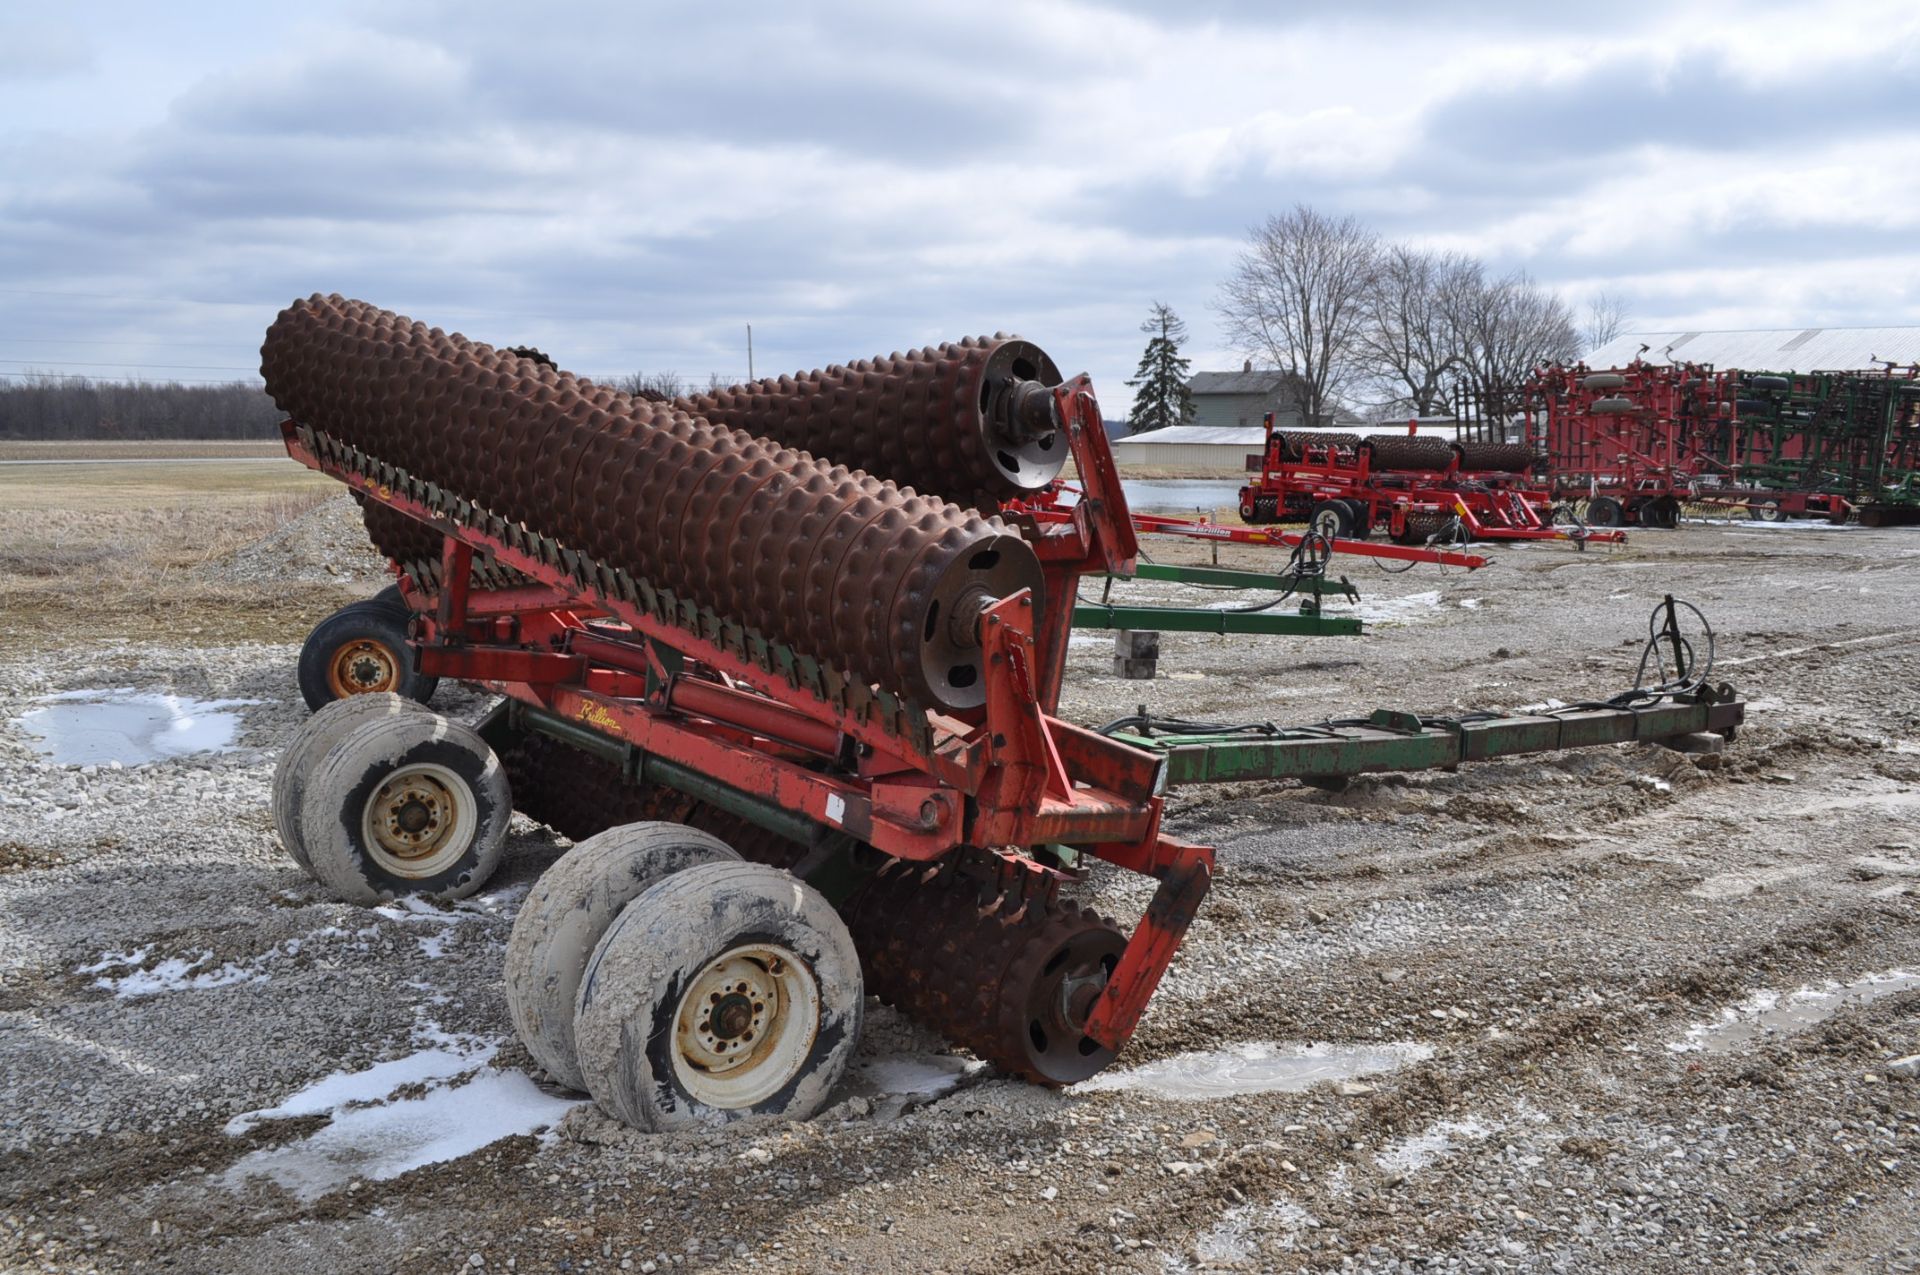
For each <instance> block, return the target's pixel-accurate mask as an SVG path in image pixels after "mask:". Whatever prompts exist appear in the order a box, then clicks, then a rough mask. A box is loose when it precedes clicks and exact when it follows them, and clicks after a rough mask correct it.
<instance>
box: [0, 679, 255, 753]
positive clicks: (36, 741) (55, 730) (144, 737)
mask: <svg viewBox="0 0 1920 1275" xmlns="http://www.w3.org/2000/svg"><path fill="white" fill-rule="evenodd" d="M259 702H260V701H259V700H254V699H210V700H202V699H193V698H191V697H189V696H185V695H169V694H167V693H166V692H164V691H136V690H134V689H133V688H132V687H130V686H123V687H120V688H118V689H116V690H110V691H99V690H87V691H68V692H67V693H65V694H64V695H49V696H48V697H47V698H46V699H43V700H41V701H40V707H38V708H33V709H29V710H27V711H26V712H24V713H22V714H20V716H19V717H18V718H16V719H15V721H16V722H17V723H18V724H19V726H20V729H21V730H23V731H25V732H26V734H27V736H28V740H29V742H30V743H31V744H32V745H33V748H34V750H35V751H36V752H38V753H39V754H40V755H41V756H43V757H45V758H47V759H48V760H50V761H52V762H53V763H54V764H55V765H57V766H92V765H105V764H108V763H111V762H118V763H119V764H120V765H122V766H139V765H143V764H145V763H147V762H154V761H169V760H171V759H173V758H175V757H186V756H189V755H191V754H193V753H222V752H228V751H231V750H232V748H233V746H234V743H233V741H234V740H235V738H237V737H238V736H239V734H240V715H239V714H238V713H233V712H227V711H225V710H227V709H232V708H237V707H239V706H241V705H244V704H258V703H259Z"/></svg>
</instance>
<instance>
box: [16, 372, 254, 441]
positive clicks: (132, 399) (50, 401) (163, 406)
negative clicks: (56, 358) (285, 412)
mask: <svg viewBox="0 0 1920 1275" xmlns="http://www.w3.org/2000/svg"><path fill="white" fill-rule="evenodd" d="M281 419H282V414H281V412H280V410H279V409H278V408H276V407H275V406H274V405H273V400H272V399H270V398H268V397H267V394H266V391H265V390H263V389H261V388H260V387H259V386H257V385H248V384H246V383H244V382H241V381H235V382H233V383H231V384H228V385H182V384H180V383H179V382H177V381H91V380H83V379H81V378H78V377H64V376H63V377H54V376H28V377H23V378H21V379H18V380H12V379H8V380H0V438H56V439H67V438H72V439H93V438H278V437H279V436H280V435H279V432H278V431H277V430H276V429H275V428H274V427H275V426H276V425H278V424H279V423H280V421H281Z"/></svg>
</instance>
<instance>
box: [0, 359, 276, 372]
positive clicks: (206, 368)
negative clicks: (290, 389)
mask: <svg viewBox="0 0 1920 1275" xmlns="http://www.w3.org/2000/svg"><path fill="white" fill-rule="evenodd" d="M0 363H25V364H28V365H30V366H31V365H34V364H39V363H47V364H51V365H52V366H54V367H139V368H149V369H166V368H179V369H181V370H182V371H187V372H256V373H257V372H258V371H259V370H260V369H259V368H256V367H238V366H235V365H234V364H231V363H81V362H77V361H75V360H73V359H0Z"/></svg>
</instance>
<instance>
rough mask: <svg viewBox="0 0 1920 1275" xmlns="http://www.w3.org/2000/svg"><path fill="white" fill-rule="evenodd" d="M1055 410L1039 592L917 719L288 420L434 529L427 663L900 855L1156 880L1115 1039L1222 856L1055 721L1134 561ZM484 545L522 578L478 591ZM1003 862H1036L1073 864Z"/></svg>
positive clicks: (413, 588) (1091, 437)
mask: <svg viewBox="0 0 1920 1275" xmlns="http://www.w3.org/2000/svg"><path fill="white" fill-rule="evenodd" d="M1054 401H1055V405H1056V409H1057V413H1058V416H1059V419H1060V420H1061V422H1062V426H1063V428H1064V429H1065V431H1066V433H1067V436H1068V440H1069V443H1070V445H1071V447H1072V449H1073V455H1074V459H1075V463H1076V464H1077V465H1078V467H1079V472H1080V474H1081V476H1082V481H1083V483H1084V486H1085V492H1084V495H1083V497H1082V499H1081V501H1080V503H1079V504H1077V505H1075V506H1074V507H1073V509H1072V510H1070V511H1065V512H1064V513H1063V515H1062V516H1061V517H1058V518H1053V519H1049V520H1047V521H1045V522H1044V523H1036V525H1035V527H1034V529H1033V533H1032V534H1031V535H1030V536H1029V542H1030V543H1031V544H1032V546H1033V548H1034V551H1035V553H1036V554H1037V556H1038V557H1039V559H1040V563H1041V567H1042V572H1043V579H1044V585H1043V594H1042V601H1041V603H1040V604H1039V605H1036V603H1035V599H1034V598H1033V597H1032V595H1031V594H1030V592H1029V591H1027V590H1021V591H1020V592H1018V593H1016V594H1014V595H1013V596H1011V597H1007V598H1002V599H1000V600H999V601H997V602H995V603H994V604H993V605H991V606H990V607H988V608H987V609H986V610H985V612H984V613H983V614H982V616H981V620H980V642H981V646H982V651H983V655H984V667H985V669H986V672H985V675H984V677H985V684H986V692H987V694H986V703H985V706H984V707H983V708H981V709H978V710H973V711H970V712H967V713H962V714H940V713H934V712H930V711H927V712H924V714H923V715H924V721H921V720H919V714H920V713H921V710H914V713H915V714H916V715H915V716H913V717H912V718H911V719H910V720H909V721H908V722H907V725H908V727H909V728H908V729H899V728H898V726H899V723H898V722H897V721H888V720H886V719H885V718H884V717H883V716H879V715H876V714H875V713H873V712H871V711H866V712H862V711H857V710H856V709H854V708H852V707H849V706H848V704H849V701H848V700H847V699H846V698H845V697H839V698H836V697H832V696H829V697H827V698H822V697H820V696H819V695H817V694H816V693H814V691H813V690H810V689H807V688H804V687H802V686H801V685H799V684H797V681H796V679H794V678H793V677H792V676H790V675H783V672H785V671H783V670H780V669H775V670H774V671H769V669H768V668H767V667H763V665H762V664H761V663H758V662H756V661H755V660H753V659H751V658H747V657H745V656H743V655H742V654H739V653H738V651H739V644H738V643H733V644H728V643H726V642H723V641H715V640H710V639H709V638H708V637H705V636H700V635H697V634H696V633H694V632H690V631H689V630H688V629H687V628H686V627H684V625H683V624H680V623H676V622H675V615H674V613H673V611H672V609H671V607H672V604H671V603H668V604H666V605H665V606H652V607H650V606H648V605H646V604H645V603H642V602H633V601H628V600H626V599H625V598H623V597H621V596H619V595H618V594H616V593H613V592H609V591H607V590H606V589H603V588H595V587H592V586H589V585H588V584H585V583H583V580H586V579H592V578H595V577H594V575H593V573H592V572H591V571H589V570H586V569H584V568H582V567H581V566H580V564H579V563H578V562H577V561H567V562H563V560H562V558H561V556H560V555H556V554H552V553H548V554H544V555H543V554H541V553H540V552H538V551H537V549H538V543H537V542H535V541H530V540H529V538H528V537H527V536H525V535H515V534H509V535H498V534H493V532H491V531H489V530H484V529H482V527H486V526H497V525H498V524H497V520H493V521H492V522H490V521H489V520H488V519H486V518H484V517H482V518H479V519H476V520H472V521H477V522H479V523H480V524H481V526H480V527H476V526H475V525H472V524H471V522H470V521H462V520H457V519H455V518H453V517H450V516H448V515H447V514H446V513H444V512H441V510H442V509H443V508H445V505H446V502H445V501H440V502H437V505H436V502H435V501H434V500H433V499H432V498H431V496H429V494H428V491H427V489H426V488H425V487H424V485H423V484H421V483H419V482H417V481H413V480H409V479H407V478H406V477H405V476H397V478H396V476H395V474H394V471H392V470H390V469H385V468H382V467H379V466H377V465H366V464H362V463H357V462H358V461H361V460H363V459H364V458H359V457H357V455H355V454H352V453H350V451H349V449H347V448H345V447H343V446H341V445H340V444H338V443H336V442H334V441H333V440H331V439H326V438H324V437H323V436H320V435H316V434H314V433H313V431H311V430H308V429H306V428H304V427H302V426H300V425H298V424H297V423H296V422H293V421H287V422H285V423H283V424H282V426H281V432H282V434H283V435H284V437H285V440H286V447H287V452H288V454H289V455H290V456H292V457H293V458H294V459H295V460H298V461H300V462H301V463H302V464H304V465H307V466H308V467H310V468H312V469H316V470H319V471H320V472H322V473H325V474H328V475H329V476H331V477H333V478H336V479H339V480H340V481H342V482H344V483H346V484H347V485H348V486H349V487H351V488H352V489H353V490H355V491H356V492H359V493H360V494H361V495H362V496H363V497H364V498H365V499H368V500H374V501H378V502H380V503H382V504H385V505H387V506H389V507H390V508H393V509H395V510H397V511H399V512H400V513H402V514H405V515H406V516H408V517H410V518H413V519H415V520H417V521H419V522H423V523H426V524H428V525H430V526H432V527H433V528H434V529H435V530H436V531H438V532H439V533H440V534H441V535H442V536H443V538H444V547H443V558H442V568H443V571H442V576H441V578H442V579H443V580H444V581H445V582H446V584H445V585H444V587H441V588H438V589H436V590H423V589H422V588H421V587H419V585H418V584H416V582H415V581H414V580H412V579H410V578H407V577H404V576H403V577H402V580H401V590H402V594H403V596H405V597H406V599H407V601H408V604H409V605H410V606H411V607H412V608H413V609H414V612H415V620H414V625H413V634H412V646H413V649H414V656H415V658H416V659H417V661H418V663H419V668H420V671H421V672H422V673H424V674H427V675H430V676H436V677H451V678H457V679H461V680H465V681H469V682H474V683H478V684H479V685H481V686H484V687H486V688H487V689H489V690H492V691H494V692H496V693H498V694H501V695H505V696H508V697H510V698H512V699H515V700H518V701H520V702H521V703H524V704H527V705H530V706H533V707H536V708H539V709H542V710H545V711H546V712H549V713H553V714H557V715H559V716H561V717H564V718H567V719H570V720H572V721H574V722H575V723H578V724H579V725H581V726H584V727H586V728H588V729H590V730H593V731H595V732H598V733H599V734H601V735H604V736H605V737H607V738H608V739H610V740H613V741H618V742H619V743H623V744H626V745H630V746H632V747H633V748H635V749H638V750H640V751H641V752H643V753H646V754H651V755H653V756H656V757H660V758H663V759H667V760H670V761H672V762H675V763H678V764H679V765H681V766H684V767H686V768H688V769H691V770H693V771H696V772H698V773H699V774H701V775H703V776H706V777H707V778H709V779H711V780H714V781H717V782H719V783H721V784H724V785H726V786H727V787H729V788H731V789H733V790H735V791H737V792H739V793H741V794H746V795H747V796H748V797H749V798H750V799H752V800H756V801H758V802H760V803H763V804H771V805H773V806H777V807H778V808H780V809H781V810H783V811H786V812H791V813H795V814H799V815H803V816H804V817H805V818H807V819H809V820H811V821H813V822H814V823H816V824H818V825H820V826H821V827H822V828H825V829H829V830H837V831H839V832H842V833H845V834H846V835H848V836H850V837H852V838H853V839H855V840H856V841H859V842H864V843H865V844H867V845H870V846H872V847H874V848H875V849H877V850H880V851H882V852H883V853H885V854H888V855H892V856H895V857H897V858H902V859H909V860H918V861H925V860H932V859H936V858H939V857H941V856H943V855H945V854H947V853H949V852H951V851H954V850H957V849H959V848H960V847H963V846H974V847H986V848H993V849H996V850H999V851H1000V852H1001V853H1002V854H1008V853H1009V851H1008V850H1007V849H1006V848H1007V847H1016V848H1032V847H1038V846H1044V845H1049V844H1058V845H1064V846H1069V847H1073V848H1075V849H1077V850H1079V851H1081V852H1083V853H1086V854H1091V855H1093V856H1094V857H1096V858H1100V859H1104V860H1106V861H1108V862H1110V863H1114V864H1117V865H1119V866H1120V867H1123V868H1126V869H1129V870H1131V871H1135V872H1141V873H1144V874H1147V875H1149V876H1153V877H1155V878H1157V879H1158V880H1159V882H1160V885H1159V887H1158V889H1157V890H1156V892H1155V894H1154V896H1153V900H1152V902H1151V903H1150V905H1149V906H1148V908H1147V911H1146V914H1145V915H1144V916H1143V917H1142V919H1141V921H1140V922H1139V924H1138V926H1137V927H1136V928H1135V930H1134V932H1133V934H1132V936H1131V937H1130V939H1129V941H1128V943H1127V946H1126V949H1125V951H1124V952H1123V953H1122V955H1121V957H1120V960H1119V963H1118V965H1117V966H1116V968H1115V969H1114V971H1113V974H1112V976H1111V977H1110V978H1109V980H1108V983H1107V986H1106V988H1105V990H1104V991H1103V992H1102V993H1101V995H1100V997H1099V999H1098V1000H1097V1001H1096V1002H1095V1004H1094V1006H1093V1008H1092V1010H1091V1012H1090V1014H1089V1017H1088V1020H1087V1023H1086V1025H1085V1028H1084V1030H1085V1032H1086V1034H1087V1035H1089V1036H1091V1037H1092V1038H1093V1039H1095V1040H1096V1041H1098V1042H1100V1043H1101V1044H1102V1045H1105V1046H1107V1047H1108V1048H1112V1049H1118V1048H1120V1047H1121V1046H1122V1045H1123V1044H1124V1043H1125V1042H1126V1040H1127V1038H1128V1037H1129V1036H1130V1035H1131V1034H1132V1032H1133V1029H1134V1027H1135V1026H1136V1025H1137V1023H1138V1022H1139V1019H1140V1015H1141V1013H1142V1012H1143V1011H1144V1009H1145V1007H1146V1003H1147V1000H1148V998H1149V997H1150V996H1151V995H1152V994H1153V991H1154V988H1155V987H1157V986H1158V985H1159V982H1160V978H1161V976H1162V975H1163V974H1164V973H1165V972H1166V969H1167V965H1168V963H1169V962H1170V961H1171V960H1172V958H1173V954H1174V952H1175V951H1176V950H1177V949H1178V948H1179V945H1180V942H1181V940H1182V938H1183V937H1184V936H1185V933H1186V930H1187V926H1188V924H1189V923H1190V922H1191V921H1192V919H1193V916H1194V912H1195V911H1196V909H1197V908H1198V906H1199V904H1200V902H1201V900H1202V899H1203V898H1204V897H1205V896H1206V893H1207V890H1208V888H1209V885H1210V883H1211V880H1212V873H1213V861H1214V857H1213V851H1212V850H1211V849H1210V848H1208V847H1204V846H1195V845H1189V844H1187V843H1185V842H1182V841H1178V840H1175V839H1174V838H1172V837H1169V836H1166V835H1165V834H1164V833H1163V832H1162V831H1161V828H1160V819H1161V810H1162V802H1163V797H1162V795H1161V794H1162V792H1163V791H1164V787H1165V775H1166V772H1165V763H1164V761H1163V760H1162V759H1160V758H1157V757H1155V756H1153V755H1151V754H1149V753H1146V752H1143V751H1141V750H1138V749H1135V748H1132V747H1130V746H1128V745H1125V744H1120V743H1117V742H1115V741H1113V740H1111V739H1108V738H1106V737H1105V736H1102V735H1100V734H1098V733H1096V732H1094V731H1091V730H1088V729H1085V728H1083V727H1079V726H1075V725H1073V724H1072V723H1069V722H1065V721H1062V720H1060V719H1059V718H1057V717H1055V716H1054V715H1053V714H1054V712H1055V710H1056V708H1057V706H1058V704H1059V698H1060V684H1061V680H1062V677H1063V674H1064V668H1065V661H1066V652H1067V637H1068V632H1069V629H1070V627H1071V624H1072V613H1073V605H1074V601H1075V599H1076V596H1077V594H1078V586H1079V579H1080V577H1081V576H1082V575H1085V574H1088V573H1090V572H1097V573H1100V574H1103V575H1104V574H1109V573H1115V574H1125V573H1127V572H1129V571H1130V570H1131V569H1132V566H1133V562H1134V559H1135V558H1136V556H1137V554H1138V543H1137V541H1136V539H1135V535H1134V524H1133V522H1132V521H1131V520H1130V518H1129V516H1128V513H1127V507H1126V500H1125V497H1124V495H1123V494H1122V492H1121V488H1120V483H1119V479H1118V476H1117V474H1116V473H1115V470H1114V465H1113V457H1112V453H1111V451H1110V450H1109V448H1108V445H1107V437H1106V432H1105V430H1104V428H1103V427H1102V425H1101V416H1100V409H1099V405H1098V404H1097V403H1096V402H1095V400H1094V396H1093V391H1092V387H1091V384H1090V383H1089V381H1088V380H1087V378H1086V377H1084V376H1081V377H1077V378H1075V379H1074V380H1071V381H1068V382H1066V383H1065V384H1063V385H1060V386H1059V387H1057V388H1056V389H1055V391H1054ZM369 471H371V472H369ZM376 475H377V476H376ZM549 545H550V542H549ZM476 554H483V555H486V556H488V557H490V558H491V560H492V561H493V563H494V564H495V565H497V566H500V567H506V568H510V569H512V570H513V571H515V572H517V573H519V575H520V576H522V577H524V578H525V580H526V581H527V583H526V584H524V585H516V586H515V587H512V588H497V589H493V588H481V587H477V586H475V585H473V584H472V582H471V574H472V572H471V567H472V565H473V561H474V557H475V555H476ZM567 557H568V559H569V560H570V559H571V555H568V556H567ZM663 653H670V654H663ZM670 664H673V665H677V666H678V667H677V668H674V669H671V670H670V668H669V665H670ZM823 759H824V760H828V761H837V762H839V763H841V764H840V765H839V766H838V767H837V768H836V771H837V773H827V772H825V771H823V770H822V769H821V768H820V763H821V761H822V760H823ZM1011 854H1012V857H1014V858H1015V859H1016V860H1017V861H1018V862H1019V863H1020V865H1021V866H1023V867H1024V868H1027V869H1029V870H1032V871H1036V872H1040V873H1045V874H1049V875H1054V876H1059V877H1068V876H1071V875H1074V874H1073V873H1071V872H1068V871H1067V870H1065V869H1061V868H1057V867H1055V866H1053V865H1052V864H1050V863H1047V862H1043V861H1042V860H1040V859H1039V858H1036V857H1034V856H1033V855H1031V854H1028V853H1025V852H1024V850H1021V849H1016V850H1014V851H1012V852H1011Z"/></svg>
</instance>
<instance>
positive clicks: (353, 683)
mask: <svg viewBox="0 0 1920 1275" xmlns="http://www.w3.org/2000/svg"><path fill="white" fill-rule="evenodd" d="M408 616H409V612H408V611H407V610H406V608H405V607H399V608H396V607H394V606H392V605H391V604H389V603H388V602H386V601H384V600H382V599H381V598H379V597H374V598H368V599H367V600H366V601H364V602H354V603H350V604H348V605H347V606H343V607H341V608H340V609H339V610H338V611H335V612H334V613H333V614H332V615H330V616H328V617H327V618H326V619H324V620H322V621H320V623H318V624H316V625H314V626H313V631H312V632H311V633H309V634H307V640H306V642H305V643H303V644H302V645H301V647H300V664H299V680H300V698H302V699H304V700H305V701H306V702H307V707H308V708H310V709H313V710H314V711H316V712H318V711H319V710H320V709H321V708H323V707H325V706H326V705H328V704H331V703H333V702H334V701H335V700H340V699H346V698H348V697H349V696H353V695H369V694H375V693H377V692H381V691H391V692H393V693H394V694H396V695H404V696H406V697H407V698H408V699H411V700H417V701H418V702H420V703H422V704H424V703H426V702H427V701H428V700H430V699H432V698H433V692H434V688H435V687H437V686H438V685H439V684H440V679H438V678H435V677H422V676H421V675H420V671H419V669H418V668H417V667H415V664H414V658H413V647H412V646H411V645H410V644H409V643H408V641H407V620H408Z"/></svg>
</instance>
